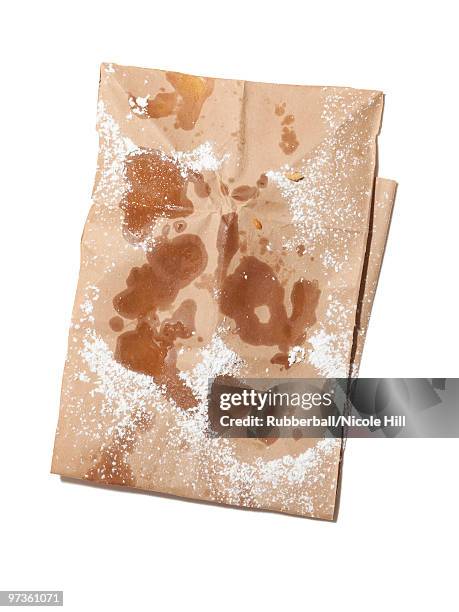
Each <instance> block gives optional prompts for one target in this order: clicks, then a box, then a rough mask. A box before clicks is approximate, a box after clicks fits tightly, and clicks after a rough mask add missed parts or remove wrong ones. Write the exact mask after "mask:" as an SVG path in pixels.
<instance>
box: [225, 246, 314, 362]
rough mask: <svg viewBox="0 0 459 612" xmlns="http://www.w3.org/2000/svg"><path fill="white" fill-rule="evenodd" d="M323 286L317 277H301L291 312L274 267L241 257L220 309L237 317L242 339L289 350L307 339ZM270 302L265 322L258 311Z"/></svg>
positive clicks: (226, 282)
mask: <svg viewBox="0 0 459 612" xmlns="http://www.w3.org/2000/svg"><path fill="white" fill-rule="evenodd" d="M319 296H320V290H319V287H318V284H317V282H316V281H313V282H311V281H307V280H305V279H300V280H298V281H296V282H295V284H294V285H293V288H292V291H291V294H290V301H291V305H292V310H291V315H290V316H288V315H287V311H286V307H285V304H284V297H285V290H284V288H283V287H282V285H281V284H280V282H279V280H278V279H277V277H276V275H275V273H274V271H273V269H272V268H271V267H270V266H269V265H268V264H266V263H264V262H262V261H260V260H259V259H257V258H256V257H253V256H245V257H243V258H242V259H241V261H240V263H239V265H238V267H237V268H236V269H235V271H234V272H233V274H231V275H229V276H227V277H226V278H225V279H224V281H223V285H222V288H221V294H220V309H221V311H222V313H223V314H224V315H226V316H229V317H231V318H232V319H234V321H235V323H236V331H237V333H238V334H239V336H240V338H241V340H243V341H244V342H247V343H248V344H252V345H255V346H259V345H264V346H275V345H277V346H278V347H279V349H280V350H281V351H283V352H286V351H287V350H288V348H289V347H290V346H292V345H293V344H299V343H300V342H301V341H302V340H303V339H304V334H305V329H306V328H308V327H311V326H312V325H314V323H315V322H316V315H315V311H316V307H317V304H318V301H319ZM260 306H267V308H268V309H269V312H270V318H269V320H268V321H267V322H265V323H261V322H260V320H259V318H258V317H257V315H256V313H255V309H256V308H259V307H260Z"/></svg>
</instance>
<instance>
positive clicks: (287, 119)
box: [282, 115, 295, 125]
mask: <svg viewBox="0 0 459 612" xmlns="http://www.w3.org/2000/svg"><path fill="white" fill-rule="evenodd" d="M294 121H295V117H294V116H293V115H285V117H284V118H283V119H282V125H291V124H292V123H293V122H294Z"/></svg>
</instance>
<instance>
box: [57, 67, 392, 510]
mask: <svg viewBox="0 0 459 612" xmlns="http://www.w3.org/2000/svg"><path fill="white" fill-rule="evenodd" d="M382 107H383V95H382V94H381V93H380V92H376V91H363V90H355V89H349V88H339V87H303V86H293V85H274V84H264V83H252V82H245V81H232V80H223V79H213V78H204V77H196V76H190V75H185V74H179V73H173V72H163V71H160V70H146V69H140V68H131V67H123V66H115V65H112V64H107V65H103V66H102V70H101V80H100V92H99V108H98V131H99V136H100V150H99V160H98V168H97V175H96V180H95V186H94V192H93V205H92V208H91V210H90V213H89V217H88V220H87V223H86V226H85V230H84V234H83V238H82V252H81V270H80V278H79V283H78V289H77V295H76V300H75V306H74V311H73V318H72V324H71V329H70V336H69V348H68V358H67V362H66V366H65V372H64V379H63V387H62V398H61V409H60V416H59V424H58V429H57V434H56V441H55V448H54V456H53V465H52V471H53V472H54V473H57V474H61V475H63V476H66V477H71V478H81V479H86V480H89V481H93V482H98V483H106V484H115V485H124V486H128V487H135V488H139V489H147V490H151V491H158V492H162V493H167V494H172V495H178V496H182V497H188V498H194V499H200V500H207V501H213V502H218V503H223V504H231V505H236V506H246V507H251V508H263V509H270V510H277V511H281V512H286V513H290V514H298V515H304V516H314V517H319V518H325V519H332V518H333V516H334V512H335V501H336V490H337V481H338V474H339V467H340V456H341V441H340V440H335V439H331V440H330V439H327V440H325V439H320V440H317V439H298V440H293V439H278V440H273V439H270V440H258V439H225V438H210V437H209V436H208V435H207V427H206V423H207V404H206V394H207V385H208V381H209V379H210V378H213V377H216V376H230V377H231V376H244V377H252V378H254V377H259V378H270V377H275V378H279V377H286V378H288V377H294V378H302V377H307V378H314V377H346V376H348V375H353V376H354V375H356V373H357V369H358V365H359V362H360V358H361V353H362V347H363V342H364V336H365V330H366V326H367V323H368V318H369V313H370V309H371V304H372V301H373V297H374V291H375V288H376V282H377V278H378V275H379V270H380V266H381V260H382V255H383V251H384V246H385V241H386V237H387V232H388V227H389V221H390V214H391V210H392V205H393V200H394V195H395V186H394V183H393V182H391V181H383V180H377V181H376V177H375V173H376V139H377V135H378V132H379V128H380V121H381V113H382Z"/></svg>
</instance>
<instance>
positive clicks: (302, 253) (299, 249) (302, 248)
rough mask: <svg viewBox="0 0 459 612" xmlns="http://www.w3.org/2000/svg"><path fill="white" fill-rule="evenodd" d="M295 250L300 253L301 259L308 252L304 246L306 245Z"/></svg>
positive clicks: (301, 245)
mask: <svg viewBox="0 0 459 612" xmlns="http://www.w3.org/2000/svg"><path fill="white" fill-rule="evenodd" d="M295 250H296V252H297V253H298V256H299V257H303V255H304V254H305V252H306V247H305V246H304V244H299V245H298V246H297V247H296V249H295Z"/></svg>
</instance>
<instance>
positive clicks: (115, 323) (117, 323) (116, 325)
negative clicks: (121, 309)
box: [108, 317, 124, 332]
mask: <svg viewBox="0 0 459 612" xmlns="http://www.w3.org/2000/svg"><path fill="white" fill-rule="evenodd" d="M108 324H109V325H110V327H111V329H112V330H113V331H114V332H120V331H122V329H123V327H124V321H123V319H122V318H121V317H112V318H111V319H110V321H109V322H108Z"/></svg>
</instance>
